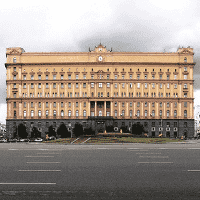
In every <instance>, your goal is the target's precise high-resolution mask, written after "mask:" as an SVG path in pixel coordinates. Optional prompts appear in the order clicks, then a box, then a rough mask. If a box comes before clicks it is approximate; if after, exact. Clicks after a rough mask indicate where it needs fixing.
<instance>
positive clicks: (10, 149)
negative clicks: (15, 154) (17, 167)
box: [8, 149, 19, 151]
mask: <svg viewBox="0 0 200 200" xmlns="http://www.w3.org/2000/svg"><path fill="white" fill-rule="evenodd" d="M8 150H13V151H15V150H19V149H8Z"/></svg>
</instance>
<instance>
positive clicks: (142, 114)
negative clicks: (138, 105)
mask: <svg viewBox="0 0 200 200" xmlns="http://www.w3.org/2000/svg"><path fill="white" fill-rule="evenodd" d="M143 106H144V103H143V102H142V113H141V117H143V116H144V108H143Z"/></svg>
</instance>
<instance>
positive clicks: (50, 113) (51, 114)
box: [49, 103, 53, 117]
mask: <svg viewBox="0 0 200 200" xmlns="http://www.w3.org/2000/svg"><path fill="white" fill-rule="evenodd" d="M49 108H50V109H49V111H50V112H49V115H50V117H52V116H53V113H52V103H50V106H49Z"/></svg>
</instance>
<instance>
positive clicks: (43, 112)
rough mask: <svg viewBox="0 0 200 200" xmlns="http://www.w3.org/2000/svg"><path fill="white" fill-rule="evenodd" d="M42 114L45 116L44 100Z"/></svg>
mask: <svg viewBox="0 0 200 200" xmlns="http://www.w3.org/2000/svg"><path fill="white" fill-rule="evenodd" d="M42 116H43V117H44V116H45V111H44V102H42Z"/></svg>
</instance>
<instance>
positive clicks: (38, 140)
mask: <svg viewBox="0 0 200 200" xmlns="http://www.w3.org/2000/svg"><path fill="white" fill-rule="evenodd" d="M42 141H43V139H42V138H36V139H35V140H34V142H42Z"/></svg>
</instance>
